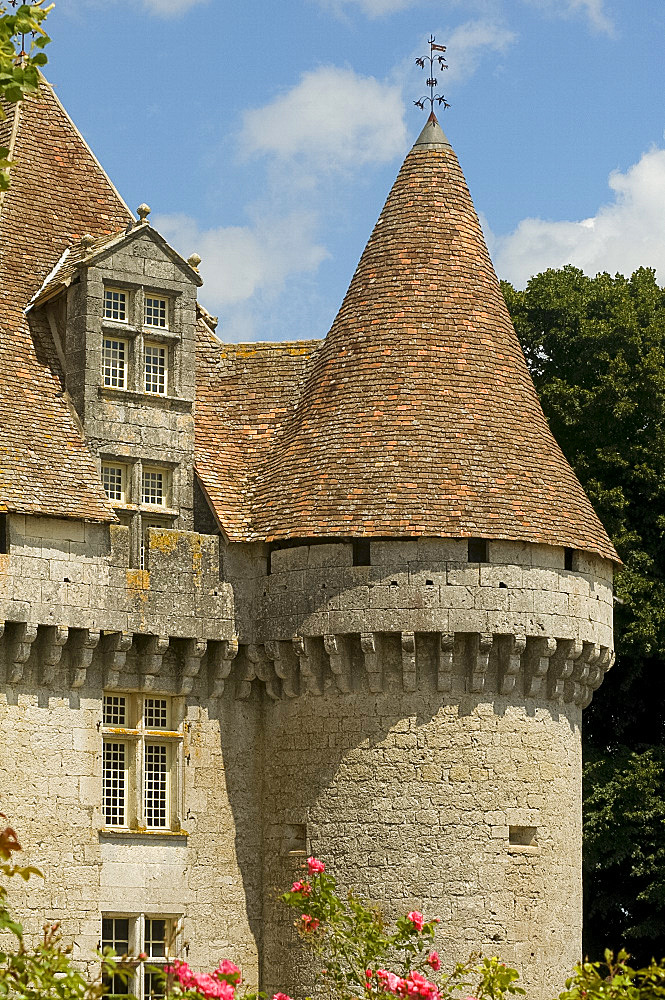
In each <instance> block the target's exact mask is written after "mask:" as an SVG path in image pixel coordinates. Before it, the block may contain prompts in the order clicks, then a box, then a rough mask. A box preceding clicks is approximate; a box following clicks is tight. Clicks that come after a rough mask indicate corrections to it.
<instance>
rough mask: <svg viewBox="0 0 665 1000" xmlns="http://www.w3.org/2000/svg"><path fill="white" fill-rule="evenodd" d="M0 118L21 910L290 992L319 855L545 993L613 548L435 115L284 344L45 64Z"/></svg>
mask: <svg viewBox="0 0 665 1000" xmlns="http://www.w3.org/2000/svg"><path fill="white" fill-rule="evenodd" d="M0 144H2V145H8V146H10V147H11V151H12V153H11V155H12V158H13V160H14V163H15V166H14V169H13V171H12V178H11V180H12V183H11V188H10V190H9V191H8V193H7V194H6V195H5V196H4V199H3V201H2V204H1V206H0V414H1V419H0V601H1V608H0V633H1V634H2V639H1V640H0V671H1V672H2V673H1V676H2V686H1V691H0V789H1V799H0V807H1V809H2V811H3V812H5V813H6V814H7V815H8V817H9V819H10V821H11V822H12V825H14V826H15V827H16V829H17V830H18V832H19V835H20V837H21V839H22V841H23V842H24V844H25V846H26V847H27V860H29V861H30V862H33V863H36V864H38V865H39V866H40V867H41V868H42V869H43V871H44V872H45V875H46V879H45V882H44V883H43V884H42V883H41V882H40V881H39V880H33V881H31V882H30V884H29V885H28V887H27V889H25V888H23V887H21V889H20V894H17V895H16V905H17V906H18V907H19V910H20V916H21V918H22V919H24V922H25V924H26V928H27V929H28V930H30V931H31V932H37V931H38V930H39V928H40V926H41V921H42V919H43V918H44V916H48V917H49V918H51V919H59V920H61V921H62V926H63V930H64V933H65V935H66V936H67V937H71V938H74V939H75V940H76V957H77V959H80V960H81V961H89V962H90V961H93V958H92V956H94V951H95V949H96V948H97V947H98V946H99V945H100V944H103V945H107V944H108V945H113V946H114V947H115V948H116V950H117V951H119V952H125V951H139V950H144V951H146V952H147V953H148V954H149V955H150V956H151V959H152V960H153V961H155V962H160V961H164V959H165V956H166V953H167V952H168V951H169V949H171V950H173V949H174V948H179V949H180V951H181V953H182V954H186V955H187V957H188V960H189V962H190V963H191V964H192V966H194V967H198V968H206V967H210V966H211V965H212V964H214V963H216V962H217V960H218V959H219V958H220V957H228V958H232V959H233V960H234V961H236V962H238V963H239V964H240V965H241V966H242V969H243V973H244V976H245V979H246V981H247V982H248V983H250V984H252V983H253V984H257V983H260V984H261V986H262V987H263V988H265V989H267V990H268V991H272V990H273V989H283V990H287V991H288V992H290V993H292V995H294V996H298V995H300V994H301V993H303V994H304V993H305V992H306V991H308V990H311V987H312V984H311V982H310V981H309V979H308V975H309V974H308V972H307V968H306V967H305V966H303V964H302V961H301V959H300V955H299V952H298V949H297V947H296V938H295V932H294V931H293V928H292V927H291V925H290V920H291V919H292V917H291V916H289V914H288V913H282V910H281V909H280V906H279V904H278V903H277V902H276V897H275V890H276V889H277V888H279V889H280V890H282V889H283V888H285V887H288V885H289V883H290V880H291V878H292V877H293V876H294V875H297V874H298V872H299V865H300V864H301V862H302V860H303V858H304V857H305V856H306V855H307V854H310V853H313V854H315V855H317V856H318V857H321V858H322V859H323V860H324V861H325V862H326V863H327V864H328V865H329V867H330V869H331V870H332V871H333V872H334V873H335V875H336V876H337V878H338V880H339V882H340V883H341V884H342V885H343V886H347V887H353V888H355V889H357V890H358V891H359V892H360V893H361V894H362V896H363V897H364V898H366V899H369V900H372V901H374V902H376V903H378V904H380V905H382V906H383V907H384V908H385V909H386V911H387V912H389V913H395V912H402V913H404V912H406V911H407V910H408V909H412V908H416V909H420V910H423V911H424V912H425V913H426V914H427V915H428V916H434V915H437V916H439V917H440V918H441V924H440V937H439V939H438V948H439V951H440V952H441V954H442V957H443V959H444V960H445V961H446V962H448V963H452V962H454V961H456V960H459V959H462V958H464V957H465V956H466V955H467V954H468V953H469V951H471V950H480V949H482V950H484V951H485V952H486V953H492V954H499V955H500V956H502V958H503V959H504V960H505V961H507V962H509V963H513V964H515V965H516V966H517V967H518V968H519V969H520V971H521V972H522V975H523V977H524V980H525V982H526V985H527V988H528V990H529V997H530V1000H545V998H546V997H549V996H551V995H553V993H554V992H556V991H557V989H558V988H560V987H562V985H563V981H564V978H565V975H566V974H567V972H568V971H569V969H570V968H571V966H572V964H573V963H574V962H575V961H576V960H577V959H578V958H579V957H580V942H581V807H580V800H581V745H580V728H581V719H582V709H583V708H584V706H585V705H586V704H587V703H588V702H589V700H590V698H591V695H592V692H593V690H594V689H595V688H596V687H597V686H598V685H599V684H600V682H601V680H602V677H603V673H604V672H605V671H606V670H607V669H608V668H609V667H610V665H611V663H612V658H613V654H612V572H613V566H614V565H615V564H616V563H617V561H618V560H617V555H616V552H615V551H614V549H613V547H612V545H611V543H610V541H609V539H608V537H607V534H606V533H605V531H604V529H603V527H602V525H601V524H600V522H599V521H598V519H597V517H596V515H595V513H594V511H593V509H592V507H591V505H590V503H589V501H588V499H587V497H586V496H585V494H584V492H583V490H582V488H581V487H580V485H579V483H578V481H577V480H576V478H575V476H574V474H573V472H572V471H571V469H570V467H569V466H568V464H567V462H566V460H565V459H564V457H563V455H562V453H561V451H560V449H559V448H558V446H557V444H556V442H555V441H554V439H553V437H552V434H551V433H550V430H549V428H548V425H547V422H546V420H545V418H544V416H543V413H542V411H541V409H540V405H539V403H538V399H537V396H536V393H535V390H534V387H533V384H532V382H531V379H530V376H529V374H528V371H527V368H526V364H525V361H524V357H523V355H522V351H521V349H520V347H519V344H518V341H517V338H516V336H515V333H514V330H513V328H512V324H511V322H510V318H509V316H508V313H507V310H506V307H505V305H504V302H503V298H502V295H501V291H500V288H499V284H498V281H497V279H496V276H495V274H494V271H493V268H492V264H491V261H490V258H489V255H488V253H487V250H486V248H485V244H484V241H483V237H482V233H481V230H480V227H479V224H478V219H477V217H476V213H475V211H474V208H473V205H472V202H471V199H470V196H469V192H468V189H467V186H466V183H465V181H464V178H463V175H462V173H461V171H460V168H459V165H458V162H457V159H456V156H455V154H454V152H453V150H452V148H451V146H450V144H449V142H448V140H447V139H446V137H445V135H444V133H443V132H442V130H441V128H440V126H439V125H438V123H437V122H436V119H435V118H434V117H432V118H430V120H429V121H428V122H427V124H426V125H425V127H424V128H423V130H422V133H421V135H420V136H419V138H418V139H417V141H416V143H415V145H414V146H413V149H412V150H411V151H410V152H409V154H408V155H407V156H406V159H405V161H404V164H403V166H402V168H401V170H400V172H399V176H398V177H397V180H396V181H395V184H394V186H393V188H392V190H391V192H390V194H389V195H388V199H387V201H386V204H385V207H384V209H383V211H382V213H381V216H380V218H379V220H378V222H377V224H376V227H375V229H374V231H373V233H372V235H371V237H370V239H369V242H368V244H367V247H366V249H365V251H364V253H363V255H362V258H361V260H360V263H359V264H358V268H357V270H356V272H355V274H354V277H353V280H352V282H351V285H350V287H349V290H348V292H347V295H346V297H345V299H344V302H343V304H342V306H341V308H340V311H339V313H338V315H337V317H336V319H335V321H334V323H333V326H332V328H331V330H330V332H329V333H328V335H327V337H326V338H325V339H324V340H320V339H313V340H308V341H298V342H293V343H283V344H277V343H275V344H273V343H253V344H224V343H222V341H221V340H220V339H218V337H217V335H216V334H215V326H216V320H215V319H214V317H212V316H210V314H209V313H208V312H207V311H206V310H205V309H204V308H203V306H202V305H200V304H199V303H197V290H198V288H199V286H200V285H201V278H200V276H199V272H198V270H197V267H198V264H199V263H200V261H199V258H198V257H196V256H192V257H190V258H189V260H184V259H183V258H182V257H180V256H179V254H178V253H176V252H175V251H174V250H173V249H172V248H171V247H170V246H169V245H168V244H167V243H166V241H165V240H164V239H163V238H162V237H161V236H160V235H159V234H158V233H157V232H156V231H155V230H154V229H153V228H152V227H151V225H150V224H149V221H148V211H149V210H148V209H147V206H141V208H140V210H139V219H138V220H136V219H135V217H134V216H133V215H132V213H130V211H129V210H128V208H127V207H126V205H125V204H124V202H123V201H122V199H121V198H120V196H119V195H118V193H117V192H116V190H115V189H114V187H113V185H112V184H111V182H110V181H109V179H108V178H107V177H106V175H105V174H104V172H103V170H102V169H101V167H100V165H99V164H98V162H97V161H96V160H95V158H94V156H93V154H92V153H91V151H90V150H89V148H88V147H87V146H86V144H85V142H84V140H83V139H82V137H81V136H80V134H79V133H78V132H77V130H76V128H75V126H74V125H73V123H72V122H71V120H70V119H69V118H68V116H67V114H66V112H65V111H64V110H63V108H62V106H61V105H60V103H59V102H58V100H57V98H56V97H55V95H54V93H53V91H52V89H51V88H50V87H49V86H48V84H46V83H44V85H43V86H42V90H41V94H40V96H39V98H38V99H30V100H27V101H26V102H24V103H23V104H22V105H20V106H17V107H15V108H14V107H12V108H11V109H10V112H9V117H8V118H7V120H6V121H4V122H1V123H0ZM313 332H315V333H317V334H319V333H321V332H322V331H313ZM220 335H221V337H222V338H223V330H222V331H220ZM12 892H17V893H18V887H17V888H16V889H14V888H13V889H12ZM174 941H175V942H176V944H174V943H173V942H174ZM111 986H112V988H113V990H114V991H115V992H121V991H122V989H123V987H122V984H120V983H118V982H115V983H112V984H111ZM152 986H153V983H152V981H151V977H150V975H149V974H144V973H143V972H139V973H138V974H137V978H136V981H135V982H134V983H133V984H132V988H133V989H135V990H136V991H137V992H138V995H139V996H141V995H143V996H146V997H148V996H149V995H150V991H151V989H152Z"/></svg>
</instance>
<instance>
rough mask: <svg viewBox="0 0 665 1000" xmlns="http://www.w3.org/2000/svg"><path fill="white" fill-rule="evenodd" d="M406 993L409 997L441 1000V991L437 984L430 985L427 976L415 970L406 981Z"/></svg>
mask: <svg viewBox="0 0 665 1000" xmlns="http://www.w3.org/2000/svg"><path fill="white" fill-rule="evenodd" d="M406 992H407V996H409V997H423V998H425V1000H439V990H438V987H437V986H436V984H435V983H430V982H429V980H428V979H426V978H425V976H423V975H422V973H420V972H416V971H415V970H414V971H412V972H410V973H409V975H408V978H407V980H406Z"/></svg>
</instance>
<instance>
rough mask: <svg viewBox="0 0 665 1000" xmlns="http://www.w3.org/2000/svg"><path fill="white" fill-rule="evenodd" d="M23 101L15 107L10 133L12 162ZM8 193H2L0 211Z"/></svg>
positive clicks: (9, 145)
mask: <svg viewBox="0 0 665 1000" xmlns="http://www.w3.org/2000/svg"><path fill="white" fill-rule="evenodd" d="M22 103H23V102H22V101H17V102H16V104H15V105H14V121H13V122H12V128H11V132H10V133H9V144H8V149H9V153H8V155H7V159H8V160H11V158H12V153H13V152H14V146H15V145H16V136H17V135H18V129H19V122H20V120H21V105H22ZM6 194H7V192H6V191H0V211H1V210H2V203H3V201H4V200H5V195H6Z"/></svg>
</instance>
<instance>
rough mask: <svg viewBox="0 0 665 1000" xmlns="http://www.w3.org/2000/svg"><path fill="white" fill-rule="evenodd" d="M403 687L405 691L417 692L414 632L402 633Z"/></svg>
mask: <svg viewBox="0 0 665 1000" xmlns="http://www.w3.org/2000/svg"><path fill="white" fill-rule="evenodd" d="M402 687H403V688H404V690H405V691H415V690H416V636H415V633H414V632H402Z"/></svg>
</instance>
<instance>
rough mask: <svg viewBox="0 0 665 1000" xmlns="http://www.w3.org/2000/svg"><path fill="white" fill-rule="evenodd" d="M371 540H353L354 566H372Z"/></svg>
mask: <svg viewBox="0 0 665 1000" xmlns="http://www.w3.org/2000/svg"><path fill="white" fill-rule="evenodd" d="M371 564H372V563H371V558H370V540H369V538H354V539H353V565H354V566H371Z"/></svg>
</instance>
